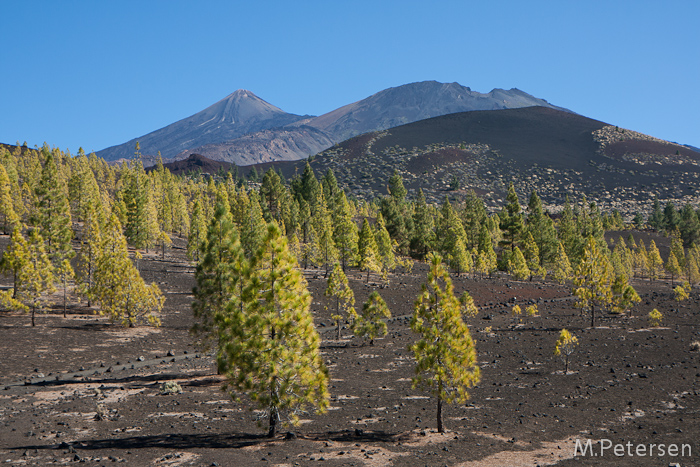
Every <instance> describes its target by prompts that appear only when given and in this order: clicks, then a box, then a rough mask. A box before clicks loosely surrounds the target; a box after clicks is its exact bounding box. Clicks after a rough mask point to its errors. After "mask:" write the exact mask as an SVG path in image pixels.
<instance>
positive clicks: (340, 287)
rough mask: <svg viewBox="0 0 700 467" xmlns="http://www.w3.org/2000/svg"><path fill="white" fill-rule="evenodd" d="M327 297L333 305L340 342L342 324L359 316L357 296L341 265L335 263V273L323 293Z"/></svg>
mask: <svg viewBox="0 0 700 467" xmlns="http://www.w3.org/2000/svg"><path fill="white" fill-rule="evenodd" d="M323 295H325V296H326V297H330V299H331V301H334V302H335V303H334V304H333V315H331V318H332V319H333V322H335V325H336V328H337V330H338V335H337V339H338V340H340V323H341V321H342V320H343V319H344V318H345V317H347V318H348V319H350V320H354V319H355V317H356V316H357V314H356V313H355V308H353V305H355V294H354V293H353V291H352V289H351V288H350V285H349V284H348V278H347V276H346V275H345V273H344V272H343V268H341V267H340V264H338V263H335V266H334V267H333V272H331V275H330V276H328V286H327V287H326V290H325V292H324V293H323Z"/></svg>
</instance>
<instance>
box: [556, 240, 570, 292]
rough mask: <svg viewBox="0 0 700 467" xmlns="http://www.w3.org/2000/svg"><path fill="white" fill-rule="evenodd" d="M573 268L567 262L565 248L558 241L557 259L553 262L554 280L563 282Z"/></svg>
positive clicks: (568, 277)
mask: <svg viewBox="0 0 700 467" xmlns="http://www.w3.org/2000/svg"><path fill="white" fill-rule="evenodd" d="M573 273H574V270H573V269H572V268H571V263H570V262H569V257H568V256H567V255H566V250H565V249H564V245H563V244H562V243H561V242H559V246H558V247H557V259H556V262H555V263H554V280H556V281H557V282H559V283H560V284H564V282H566V281H567V280H569V279H570V278H571V276H572V275H573Z"/></svg>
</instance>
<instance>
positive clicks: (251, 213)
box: [240, 192, 266, 258]
mask: <svg viewBox="0 0 700 467" xmlns="http://www.w3.org/2000/svg"><path fill="white" fill-rule="evenodd" d="M249 197H250V205H249V210H248V212H247V213H246V217H245V219H244V222H243V225H241V228H240V231H241V245H242V246H243V251H245V254H246V256H247V257H248V258H250V257H252V256H253V255H254V254H255V252H256V251H257V250H258V248H260V245H261V244H262V241H263V237H264V236H265V228H266V227H265V219H264V218H263V214H262V209H261V207H260V203H259V202H258V196H257V195H256V194H255V192H251V193H250V195H249Z"/></svg>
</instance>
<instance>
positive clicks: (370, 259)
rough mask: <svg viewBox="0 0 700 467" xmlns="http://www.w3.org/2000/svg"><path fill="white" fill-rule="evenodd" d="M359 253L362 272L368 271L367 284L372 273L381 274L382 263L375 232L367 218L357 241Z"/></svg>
mask: <svg viewBox="0 0 700 467" xmlns="http://www.w3.org/2000/svg"><path fill="white" fill-rule="evenodd" d="M357 252H358V255H357V256H358V258H359V266H360V270H366V271H367V282H369V275H370V272H372V271H374V272H379V271H380V270H381V263H380V260H379V252H378V251H377V242H376V240H375V239H374V232H373V231H372V228H371V227H370V225H369V222H367V218H365V219H364V221H363V222H362V230H361V231H360V235H359V237H358V240H357Z"/></svg>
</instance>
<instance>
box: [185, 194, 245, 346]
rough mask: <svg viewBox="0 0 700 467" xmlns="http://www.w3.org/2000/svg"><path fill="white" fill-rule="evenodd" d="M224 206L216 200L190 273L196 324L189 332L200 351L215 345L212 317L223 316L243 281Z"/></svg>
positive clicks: (236, 244)
mask: <svg viewBox="0 0 700 467" xmlns="http://www.w3.org/2000/svg"><path fill="white" fill-rule="evenodd" d="M228 206H229V205H228V202H227V201H226V200H225V199H224V198H223V197H219V198H218V202H217V205H216V210H215V211H214V217H212V219H211V222H210V223H209V227H208V229H207V232H206V237H205V240H204V241H203V242H202V243H201V246H200V253H199V255H200V261H199V263H198V264H197V268H196V270H195V273H194V279H195V282H196V284H197V285H196V286H195V287H194V289H193V290H192V295H193V296H194V300H193V301H192V311H193V312H194V316H195V320H196V323H195V324H194V326H192V329H191V332H192V333H193V334H195V335H197V336H199V338H200V339H199V344H200V346H201V347H202V348H203V349H204V350H208V349H209V348H210V346H211V345H212V344H218V342H215V341H216V339H217V331H216V316H217V315H220V314H222V313H224V310H225V309H226V306H228V304H229V302H230V301H231V300H232V299H236V298H237V297H240V294H237V293H235V292H236V289H237V287H236V285H237V284H238V282H239V281H245V278H246V264H245V263H246V261H245V256H244V253H243V248H242V245H241V242H240V240H239V237H238V232H237V231H236V227H235V226H234V224H233V221H232V220H231V213H230V212H229V209H228ZM245 285H247V284H245Z"/></svg>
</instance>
